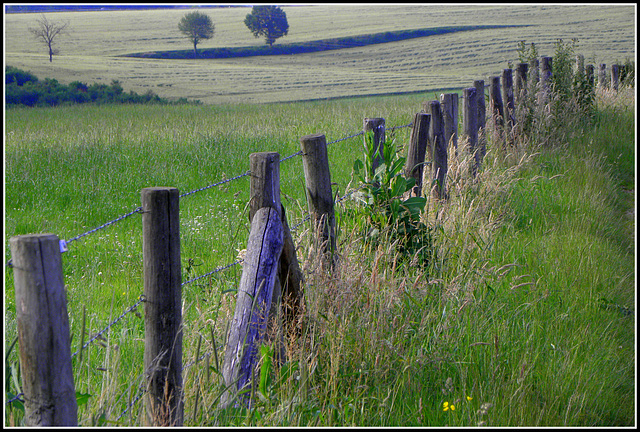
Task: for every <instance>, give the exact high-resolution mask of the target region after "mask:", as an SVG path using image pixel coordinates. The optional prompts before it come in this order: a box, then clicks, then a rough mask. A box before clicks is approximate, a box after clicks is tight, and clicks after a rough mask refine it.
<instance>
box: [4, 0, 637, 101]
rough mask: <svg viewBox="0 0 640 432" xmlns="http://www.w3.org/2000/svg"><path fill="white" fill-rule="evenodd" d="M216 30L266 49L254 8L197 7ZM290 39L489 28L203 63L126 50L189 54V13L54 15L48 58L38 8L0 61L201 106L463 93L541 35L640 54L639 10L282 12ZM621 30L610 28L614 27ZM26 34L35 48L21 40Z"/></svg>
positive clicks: (9, 37)
mask: <svg viewBox="0 0 640 432" xmlns="http://www.w3.org/2000/svg"><path fill="white" fill-rule="evenodd" d="M201 10H202V11H204V12H206V13H207V14H209V15H210V16H211V17H212V20H213V22H214V24H215V29H216V34H215V37H214V38H213V39H211V40H209V41H206V42H203V43H202V44H201V46H200V45H199V48H201V49H203V50H209V49H222V48H229V49H235V48H240V47H254V48H256V49H263V48H262V46H263V45H264V41H263V40H261V39H256V38H254V37H253V36H252V34H251V33H250V32H249V31H248V29H247V28H246V27H245V26H244V23H243V20H244V17H245V16H246V14H247V13H248V12H249V11H250V9H249V8H247V7H237V8H202V9H201ZM284 10H285V12H286V14H287V18H288V21H289V25H290V30H289V34H288V35H287V36H286V37H284V38H282V39H280V40H278V41H277V42H276V44H275V45H274V46H278V45H286V44H304V43H310V42H312V41H317V40H326V39H336V38H338V39H339V38H350V37H358V36H362V35H371V34H379V33H385V32H403V31H407V30H411V29H423V28H443V27H450V26H494V27H495V26H505V25H506V26H524V25H526V26H527V27H502V28H485V29H480V30H474V31H466V32H456V33H449V34H441V35H436V36H430V37H428V38H415V39H409V40H402V41H396V42H390V43H384V44H376V45H369V46H362V47H354V48H349V49H341V50H333V51H324V52H316V53H307V54H300V55H293V56H261V57H245V58H231V59H217V60H215V61H204V60H202V61H201V60H198V61H195V60H193V59H185V60H171V61H165V60H161V59H140V58H128V57H122V56H123V55H126V54H129V53H136V52H162V51H176V50H189V49H190V48H191V45H190V43H189V41H188V40H187V39H186V38H184V37H183V36H182V35H181V34H180V32H179V31H178V28H177V23H178V22H179V20H180V19H181V17H182V16H183V15H184V13H185V12H184V10H173V9H167V10H133V11H101V12H59V13H56V14H55V15H51V17H54V16H55V18H56V19H59V20H68V21H69V23H70V25H69V34H68V35H65V37H61V38H60V40H59V44H58V45H57V48H58V49H59V54H58V55H57V56H55V57H54V61H53V63H49V62H48V56H47V53H46V51H45V50H43V47H42V46H40V45H38V44H37V43H35V42H31V41H33V39H31V35H30V34H29V32H28V28H29V27H30V26H33V24H34V20H35V17H36V16H37V15H35V14H7V15H5V62H6V64H10V65H12V66H15V67H17V68H20V69H23V70H27V71H30V72H31V73H33V74H35V75H36V76H41V77H50V78H54V79H57V80H58V81H59V82H61V83H63V84H68V83H70V82H72V81H81V82H87V83H93V82H98V83H104V84H109V83H111V81H113V80H114V79H115V80H118V81H119V82H121V83H122V86H123V88H124V90H125V91H127V92H128V91H130V90H133V91H135V92H137V93H145V92H146V91H147V90H153V91H154V92H155V93H156V94H158V95H159V96H160V97H166V98H174V99H177V98H180V97H184V98H187V99H199V100H202V101H203V102H204V103H207V104H211V103H216V104H217V103H225V102H231V103H240V102H249V103H264V102H277V101H294V100H310V99H323V98H336V97H345V96H363V95H375V94H389V93H410V92H420V91H430V90H437V89H443V88H462V87H465V86H468V85H469V84H470V83H471V82H472V81H473V80H474V79H478V77H487V76H490V75H493V74H497V73H499V72H500V71H501V70H502V69H503V68H504V67H506V66H507V65H508V62H514V61H516V60H517V54H516V48H517V43H518V41H519V40H526V41H527V42H534V43H536V45H537V46H538V47H539V49H540V53H541V54H542V55H550V54H552V52H553V43H554V42H555V41H556V40H557V39H558V38H563V39H564V40H570V39H572V38H577V39H578V40H579V47H580V51H581V52H583V53H584V55H585V57H586V60H587V61H588V62H591V63H593V64H597V63H606V64H611V63H613V62H624V60H625V59H626V58H633V57H634V56H635V8H634V6H632V5H590V4H585V5H555V6H543V5H515V6H510V7H508V8H506V7H504V6H502V5H488V6H482V5H455V4H451V5H439V6H437V7H436V6H433V5H428V4H425V5H411V4H408V5H407V4H404V5H380V6H376V7H371V6H368V5H357V4H352V5H346V6H342V5H318V6H304V7H284ZM612 29H615V30H612ZM25 41H28V42H29V43H25Z"/></svg>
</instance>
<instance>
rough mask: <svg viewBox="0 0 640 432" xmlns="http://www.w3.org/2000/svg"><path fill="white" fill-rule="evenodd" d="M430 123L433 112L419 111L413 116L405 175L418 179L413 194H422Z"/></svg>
mask: <svg viewBox="0 0 640 432" xmlns="http://www.w3.org/2000/svg"><path fill="white" fill-rule="evenodd" d="M430 123H431V114H425V113H421V112H419V113H416V115H415V116H414V118H413V129H411V138H410V139H409V148H408V149H407V160H406V162H405V166H404V175H405V177H413V178H414V179H415V180H416V184H415V186H414V187H413V190H412V191H411V194H412V195H413V196H421V195H422V179H423V172H424V162H425V160H424V158H425V155H426V151H427V144H428V141H429V124H430Z"/></svg>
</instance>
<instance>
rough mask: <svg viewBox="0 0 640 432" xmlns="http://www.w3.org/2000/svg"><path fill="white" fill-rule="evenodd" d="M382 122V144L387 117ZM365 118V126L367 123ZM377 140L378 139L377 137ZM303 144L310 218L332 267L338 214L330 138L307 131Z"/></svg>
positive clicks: (303, 165) (334, 257)
mask: <svg viewBox="0 0 640 432" xmlns="http://www.w3.org/2000/svg"><path fill="white" fill-rule="evenodd" d="M376 120H382V122H378V124H382V126H383V127H382V134H383V135H382V138H381V139H380V141H379V142H380V148H381V149H382V143H383V142H384V119H376ZM366 124H367V123H366V120H365V127H366ZM376 142H378V141H376ZM300 146H301V148H302V167H303V169H304V181H305V183H306V193H307V202H308V206H309V213H310V214H311V222H312V224H313V228H314V230H315V233H316V238H317V239H318V241H319V244H320V245H322V249H323V252H324V254H325V256H327V257H328V258H329V259H330V261H329V262H330V264H331V266H332V267H333V266H334V265H335V259H336V255H335V254H336V233H335V229H336V218H335V213H334V208H333V193H332V192H331V172H330V171H329V157H328V155H327V141H326V139H325V136H324V135H323V134H312V135H306V136H303V137H302V138H300Z"/></svg>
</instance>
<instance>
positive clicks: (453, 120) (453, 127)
mask: <svg viewBox="0 0 640 432" xmlns="http://www.w3.org/2000/svg"><path fill="white" fill-rule="evenodd" d="M440 107H441V109H442V119H443V121H444V125H443V126H444V142H445V143H447V147H449V144H453V148H455V149H456V154H457V152H458V93H446V94H441V95H440Z"/></svg>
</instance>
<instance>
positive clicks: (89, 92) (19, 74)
mask: <svg viewBox="0 0 640 432" xmlns="http://www.w3.org/2000/svg"><path fill="white" fill-rule="evenodd" d="M78 103H95V104H106V103H128V104H145V103H147V104H148V103H155V104H179V103H188V101H187V99H185V98H180V99H178V100H177V101H175V102H172V101H169V100H168V99H164V98H161V97H159V96H158V95H156V94H154V93H153V92H152V91H151V90H149V91H147V92H146V93H144V94H138V93H135V92H133V91H130V92H129V93H126V92H125V91H124V89H123V88H122V86H121V85H120V82H118V81H117V80H113V81H112V82H111V84H110V85H107V84H98V83H94V84H91V85H87V84H84V83H81V82H80V81H74V82H72V83H70V84H69V85H64V84H60V83H59V82H58V81H57V80H55V79H50V78H45V80H44V81H40V80H39V79H38V77H36V76H35V75H33V74H32V73H30V72H25V71H23V70H20V69H18V68H15V67H13V66H7V68H6V69H5V106H6V107H11V106H19V105H23V106H30V107H33V106H57V105H70V104H78ZM192 103H199V101H195V102H192Z"/></svg>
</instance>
